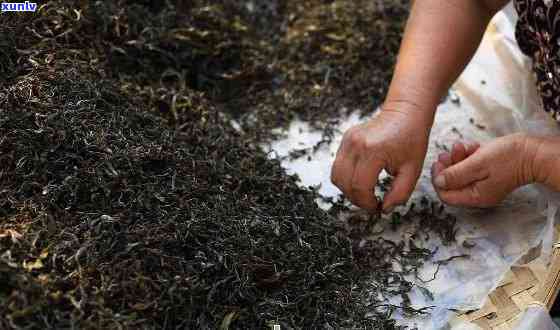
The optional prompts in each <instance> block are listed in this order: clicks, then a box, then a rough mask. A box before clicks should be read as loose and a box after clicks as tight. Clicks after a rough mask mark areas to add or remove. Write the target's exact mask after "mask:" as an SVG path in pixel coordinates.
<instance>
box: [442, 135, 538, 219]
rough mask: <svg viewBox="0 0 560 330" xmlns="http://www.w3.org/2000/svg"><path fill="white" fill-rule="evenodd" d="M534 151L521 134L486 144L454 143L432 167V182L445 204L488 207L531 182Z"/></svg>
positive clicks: (535, 148)
mask: <svg viewBox="0 0 560 330" xmlns="http://www.w3.org/2000/svg"><path fill="white" fill-rule="evenodd" d="M537 149H538V147H537V146H535V145H534V144H533V142H532V140H531V139H529V138H528V137H527V136H526V135H524V134H514V135H508V136H505V137H501V138H497V139H495V140H493V141H492V142H489V143H488V144H484V145H482V146H480V145H479V144H478V143H456V144H455V145H454V146H453V149H452V151H451V152H450V153H442V154H440V155H439V158H438V160H437V161H436V162H434V164H433V166H432V180H433V184H434V187H435V189H436V192H437V193H438V195H439V197H440V199H441V200H442V201H443V202H445V203H446V204H450V205H455V206H465V207H480V208H485V207H492V206H496V205H497V204H499V203H500V202H502V201H503V200H504V199H505V198H506V197H507V195H509V194H510V193H511V192H513V191H514V190H515V189H517V188H519V187H521V186H523V185H526V184H528V183H531V182H533V181H534V171H533V168H534V167H533V162H532V159H534V154H535V152H536V150H537Z"/></svg>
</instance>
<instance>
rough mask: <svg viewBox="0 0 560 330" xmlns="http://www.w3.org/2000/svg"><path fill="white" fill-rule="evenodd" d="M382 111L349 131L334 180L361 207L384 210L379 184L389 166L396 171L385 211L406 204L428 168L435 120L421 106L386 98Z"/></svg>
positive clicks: (391, 170)
mask: <svg viewBox="0 0 560 330" xmlns="http://www.w3.org/2000/svg"><path fill="white" fill-rule="evenodd" d="M382 108H383V109H382V110H381V111H380V113H379V114H377V116H375V117H374V118H372V119H371V120H369V121H368V122H366V123H363V124H360V125H357V126H354V127H352V128H350V129H349V130H348V131H347V132H346V133H345V134H344V136H343V139H342V143H341V145H340V147H339V149H338V152H337V155H336V160H335V161H334V164H333V168H332V173H331V180H332V182H333V183H334V185H336V186H337V187H338V188H339V189H340V190H341V191H342V192H343V193H344V195H345V196H346V197H347V198H348V199H349V200H350V201H351V202H352V203H353V204H354V205H356V206H358V207H361V208H363V209H366V210H369V211H372V212H373V211H376V210H378V209H379V207H380V206H379V205H378V201H377V199H376V197H375V193H374V188H375V185H376V184H377V180H378V177H379V174H380V172H381V171H382V170H383V169H385V170H386V171H387V172H388V173H389V174H390V175H392V176H394V177H395V178H394V181H393V184H392V188H391V191H390V192H388V193H387V194H386V195H385V198H384V201H383V206H382V208H383V211H384V212H386V213H388V212H391V211H392V209H393V208H394V207H395V206H398V205H401V204H405V203H406V202H407V201H408V199H409V198H410V195H411V194H412V192H413V191H414V188H415V186H416V182H417V181H418V178H419V176H420V173H421V171H422V166H423V164H424V158H425V157H426V151H427V147H428V138H429V132H430V128H431V124H432V122H431V121H430V120H419V118H420V116H419V114H420V112H419V111H420V110H419V109H417V108H416V107H415V106H414V105H411V104H409V103H404V102H398V103H393V104H390V103H386V104H385V105H383V107H382Z"/></svg>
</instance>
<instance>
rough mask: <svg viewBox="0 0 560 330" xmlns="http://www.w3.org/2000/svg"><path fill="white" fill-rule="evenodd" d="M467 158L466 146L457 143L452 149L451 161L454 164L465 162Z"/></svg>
mask: <svg viewBox="0 0 560 330" xmlns="http://www.w3.org/2000/svg"><path fill="white" fill-rule="evenodd" d="M466 157H467V149H466V148H465V145H464V144H462V143H460V142H457V143H455V144H454V145H453V148H452V149H451V161H452V162H453V164H457V163H458V162H460V161H463V160H464V159H465V158H466Z"/></svg>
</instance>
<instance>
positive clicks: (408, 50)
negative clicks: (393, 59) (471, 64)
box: [331, 0, 507, 212]
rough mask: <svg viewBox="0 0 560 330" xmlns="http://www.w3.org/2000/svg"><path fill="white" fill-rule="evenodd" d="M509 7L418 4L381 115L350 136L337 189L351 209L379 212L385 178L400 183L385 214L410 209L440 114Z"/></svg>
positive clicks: (339, 162) (450, 1)
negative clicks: (378, 194)
mask: <svg viewBox="0 0 560 330" xmlns="http://www.w3.org/2000/svg"><path fill="white" fill-rule="evenodd" d="M506 3H507V1H504V0H419V1H416V2H415V3H414V4H413V7H412V12H411V15H410V18H409V20H408V23H407V27H406V31H405V34H404V40H403V43H402V46H401V50H400V53H399V58H398V61H397V66H396V69H395V73H394V76H393V80H392V82H391V86H390V88H389V92H388V95H387V97H386V99H385V102H384V104H383V107H382V108H383V111H381V112H380V113H379V115H377V116H376V117H374V118H373V119H372V120H370V121H369V122H366V123H363V124H361V125H357V126H354V127H352V128H351V129H349V130H348V131H347V132H346V133H345V135H344V138H343V139H342V143H341V145H340V148H339V150H338V153H337V156H336V160H335V162H334V164H333V168H332V174H331V179H332V182H333V183H334V184H335V185H336V186H337V187H339V188H340V190H341V191H342V192H343V193H344V194H345V196H346V197H348V198H349V199H350V200H351V201H352V203H354V204H355V205H357V206H359V207H362V208H364V209H368V210H372V211H373V210H376V209H379V207H380V206H379V205H378V202H377V200H376V198H375V196H374V194H373V187H374V186H375V184H376V183H377V180H378V177H379V173H380V172H381V170H383V169H386V170H387V171H388V172H389V173H390V174H392V175H394V176H395V180H394V182H393V187H392V189H391V191H390V192H389V193H388V194H387V195H386V196H385V199H384V201H383V206H382V207H383V210H384V211H385V212H390V211H391V210H392V209H393V207H395V206H396V205H399V204H403V203H405V202H406V201H407V200H408V198H409V197H410V194H411V193H412V191H413V190H414V187H415V186H416V182H417V181H418V178H419V176H420V173H421V170H422V165H423V163H424V158H425V157H426V150H427V146H428V135H429V134H428V133H429V131H430V128H431V126H432V123H433V119H434V113H435V109H436V107H437V105H438V103H439V101H440V100H441V97H442V96H443V94H444V93H446V92H447V90H448V88H449V86H450V85H451V84H452V83H453V81H455V79H457V76H458V75H459V74H460V73H461V71H463V69H464V67H465V66H466V64H467V62H468V61H469V60H470V59H471V57H472V56H473V54H474V52H475V51H476V49H477V48H478V45H479V43H480V41H481V39H482V35H483V33H484V30H485V29H486V26H487V25H488V22H489V21H490V19H491V17H492V16H493V15H494V14H495V13H496V12H497V11H498V10H499V9H500V8H501V7H502V6H503V5H505V4H506Z"/></svg>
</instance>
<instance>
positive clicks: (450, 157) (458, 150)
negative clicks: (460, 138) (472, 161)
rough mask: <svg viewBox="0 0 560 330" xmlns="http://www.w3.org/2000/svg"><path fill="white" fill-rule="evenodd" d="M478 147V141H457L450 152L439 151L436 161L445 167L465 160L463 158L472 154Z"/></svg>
mask: <svg viewBox="0 0 560 330" xmlns="http://www.w3.org/2000/svg"><path fill="white" fill-rule="evenodd" d="M479 148H480V143H478V142H472V141H467V142H457V143H455V144H454V145H453V147H452V148H451V152H443V153H441V154H440V155H439V157H438V161H439V162H440V163H442V164H443V165H444V166H445V167H449V166H451V165H453V164H457V163H458V162H461V161H463V160H465V158H467V157H469V156H470V155H472V154H474V153H475V152H476V151H477V150H478V149H479Z"/></svg>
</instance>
